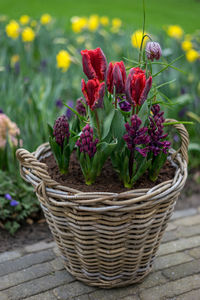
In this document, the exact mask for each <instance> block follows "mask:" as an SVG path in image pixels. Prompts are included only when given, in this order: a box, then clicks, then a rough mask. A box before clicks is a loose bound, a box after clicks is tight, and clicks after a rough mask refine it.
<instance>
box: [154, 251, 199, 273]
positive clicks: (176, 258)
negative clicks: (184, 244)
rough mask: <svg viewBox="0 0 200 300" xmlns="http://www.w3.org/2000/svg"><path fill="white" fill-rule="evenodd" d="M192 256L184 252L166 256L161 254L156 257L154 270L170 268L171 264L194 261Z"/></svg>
mask: <svg viewBox="0 0 200 300" xmlns="http://www.w3.org/2000/svg"><path fill="white" fill-rule="evenodd" d="M192 260H193V259H192V257H191V256H189V255H188V254H185V253H183V252H181V253H180V252H179V253H173V254H169V255H166V256H160V257H157V258H156V259H155V262H154V265H153V270H154V271H158V270H162V269H165V268H169V267H171V266H175V265H179V264H182V263H186V262H189V261H192Z"/></svg>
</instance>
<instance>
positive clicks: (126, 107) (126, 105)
mask: <svg viewBox="0 0 200 300" xmlns="http://www.w3.org/2000/svg"><path fill="white" fill-rule="evenodd" d="M117 100H118V103H119V107H120V109H121V110H123V111H126V112H128V111H130V110H131V104H130V103H129V102H128V101H126V96H123V97H121V98H118V99H117Z"/></svg>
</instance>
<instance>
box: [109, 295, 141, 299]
mask: <svg viewBox="0 0 200 300" xmlns="http://www.w3.org/2000/svg"><path fill="white" fill-rule="evenodd" d="M118 299H119V298H116V300H118ZM113 300H114V299H113ZM120 300H140V299H139V297H138V296H136V295H133V296H126V297H124V298H120Z"/></svg>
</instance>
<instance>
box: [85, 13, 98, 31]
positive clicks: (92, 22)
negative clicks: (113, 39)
mask: <svg viewBox="0 0 200 300" xmlns="http://www.w3.org/2000/svg"><path fill="white" fill-rule="evenodd" d="M98 27H99V16H97V15H91V16H90V17H89V19H88V29H89V30H90V31H96V30H97V28H98Z"/></svg>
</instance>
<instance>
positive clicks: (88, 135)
mask: <svg viewBox="0 0 200 300" xmlns="http://www.w3.org/2000/svg"><path fill="white" fill-rule="evenodd" d="M93 139H94V136H93V129H92V128H91V127H90V125H89V124H87V125H86V126H85V127H84V128H83V129H82V133H81V135H80V139H79V140H78V141H77V142H76V145H77V146H78V147H79V149H80V152H84V153H87V154H88V155H89V157H90V158H92V157H93V156H94V155H95V153H96V151H97V148H96V145H97V143H98V142H99V140H98V139H95V140H93Z"/></svg>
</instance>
